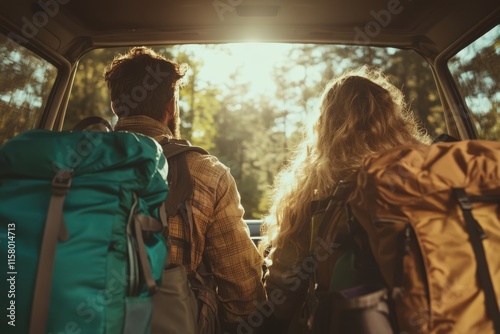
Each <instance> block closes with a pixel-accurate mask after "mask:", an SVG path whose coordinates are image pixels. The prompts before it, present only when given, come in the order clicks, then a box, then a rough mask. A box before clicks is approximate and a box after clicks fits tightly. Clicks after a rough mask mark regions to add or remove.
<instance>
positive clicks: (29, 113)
mask: <svg viewBox="0 0 500 334" xmlns="http://www.w3.org/2000/svg"><path fill="white" fill-rule="evenodd" d="M0 73H1V75H0V145H1V144H3V143H4V142H6V141H7V140H8V139H10V138H12V137H14V136H16V135H18V134H20V133H21V132H23V131H26V130H30V129H34V128H36V127H37V125H38V124H39V122H40V118H41V116H42V113H43V110H44V108H45V106H46V104H47V100H48V98H49V95H50V92H51V88H52V86H53V85H54V82H55V80H56V77H57V69H56V67H55V66H54V65H52V64H51V63H49V62H48V61H47V60H45V59H43V58H41V57H40V56H38V55H37V54H35V53H33V52H31V51H30V50H28V49H26V48H25V47H23V46H22V45H20V44H18V43H16V42H14V41H13V40H12V39H9V38H8V37H7V36H6V35H4V34H2V33H0Z"/></svg>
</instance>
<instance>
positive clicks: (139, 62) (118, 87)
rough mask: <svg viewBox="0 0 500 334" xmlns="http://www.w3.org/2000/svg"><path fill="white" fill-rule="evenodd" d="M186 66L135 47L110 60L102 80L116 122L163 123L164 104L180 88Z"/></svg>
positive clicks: (148, 49)
mask: <svg viewBox="0 0 500 334" xmlns="http://www.w3.org/2000/svg"><path fill="white" fill-rule="evenodd" d="M188 69H189V67H188V65H187V64H177V63H175V62H173V61H170V60H167V59H166V58H165V57H163V56H161V55H159V54H157V53H156V52H155V51H154V50H152V49H150V48H148V47H143V46H141V47H134V48H132V49H130V50H129V52H128V53H126V54H124V55H119V56H117V57H115V58H114V59H113V61H112V62H111V64H110V65H109V67H107V68H106V69H105V72H104V80H105V82H106V84H107V86H108V88H109V90H110V92H111V101H112V103H113V109H114V112H115V113H116V115H117V116H118V117H119V118H122V117H127V116H135V115H145V116H149V117H151V118H153V119H156V120H158V121H163V120H165V116H166V114H165V110H166V106H167V103H168V102H169V101H170V100H171V99H172V98H173V97H174V95H175V92H176V90H177V89H178V88H180V87H181V86H183V85H184V84H185V83H186V81H187V77H185V74H186V72H187V70H188Z"/></svg>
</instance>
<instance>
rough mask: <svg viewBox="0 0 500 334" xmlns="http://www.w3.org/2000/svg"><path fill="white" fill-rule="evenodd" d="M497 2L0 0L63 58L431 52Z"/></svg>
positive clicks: (5, 21) (495, 10)
mask: <svg viewBox="0 0 500 334" xmlns="http://www.w3.org/2000/svg"><path fill="white" fill-rule="evenodd" d="M499 7H500V6H499V2H498V1H497V0H477V1H454V0H439V1H436V0H349V1H347V0H267V1H266V0H140V1H138V0H37V1H33V0H16V1H2V4H1V5H0V26H2V27H3V28H4V29H5V30H6V31H7V32H14V33H16V34H19V36H21V37H22V36H26V32H27V31H29V28H30V27H28V26H29V25H30V24H32V25H33V24H36V23H38V26H37V25H34V26H32V28H33V27H34V29H36V30H37V33H36V36H34V37H33V38H35V39H37V40H39V41H40V43H42V44H44V45H45V46H48V47H49V48H51V49H53V50H54V51H55V52H57V53H59V54H62V55H64V56H66V57H67V58H73V57H76V56H78V55H79V54H81V53H82V52H84V51H86V50H87V49H89V48H92V47H95V46H107V45H133V44H138V43H140V44H155V43H167V44H174V43H199V42H202V43H214V42H215V43H218V42H244V41H272V42H311V43H346V44H370V45H391V46H401V47H414V48H417V49H421V52H423V53H426V52H427V53H429V55H430V56H432V55H435V54H437V53H439V52H441V51H442V50H444V49H445V48H446V47H447V46H449V45H450V44H451V43H452V42H453V41H455V40H457V39H458V38H459V37H460V36H462V35H464V34H465V33H466V32H467V31H469V30H470V29H471V28H472V27H474V26H475V25H476V24H477V23H478V22H484V21H488V22H490V23H491V21H493V22H498V21H499V17H500V8H499ZM44 14H45V15H46V17H47V18H48V19H47V20H46V22H45V21H43V18H44V17H43V15H44ZM37 19H38V20H39V21H36V20H37ZM42 23H45V24H42Z"/></svg>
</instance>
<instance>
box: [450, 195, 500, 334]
mask: <svg viewBox="0 0 500 334" xmlns="http://www.w3.org/2000/svg"><path fill="white" fill-rule="evenodd" d="M453 194H454V195H455V198H456V199H457V201H458V203H459V204H460V207H461V209H462V213H463V215H464V220H465V228H466V230H467V233H468V234H469V238H470V243H471V245H472V249H473V250H474V255H475V256H476V260H477V277H478V280H479V284H480V286H481V288H482V289H483V292H484V298H485V302H486V312H487V314H488V316H489V317H490V319H491V320H492V321H493V327H494V329H495V332H496V333H497V334H500V311H499V309H498V303H497V299H496V294H495V289H494V287H493V283H492V281H491V276H490V272H489V269H488V262H487V260H486V254H485V252H484V247H483V239H485V238H486V235H485V233H484V231H483V229H482V228H481V225H479V223H478V222H477V221H476V220H475V219H474V216H473V215H472V204H471V201H470V199H469V196H468V195H467V193H466V192H465V190H464V189H463V188H454V189H453Z"/></svg>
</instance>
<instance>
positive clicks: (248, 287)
mask: <svg viewBox="0 0 500 334" xmlns="http://www.w3.org/2000/svg"><path fill="white" fill-rule="evenodd" d="M187 69H188V66H187V65H186V64H177V63H175V62H172V61H169V60H167V59H165V58H164V57H163V56H161V55H159V54H157V53H156V52H155V51H153V50H152V49H149V48H146V47H135V48H132V49H131V50H130V51H129V52H128V53H126V54H125V55H120V56H118V57H116V58H115V59H114V60H113V61H112V63H111V64H110V66H109V67H108V68H107V69H106V71H105V81H106V83H107V86H108V88H109V90H110V92H111V101H112V102H111V106H112V109H113V112H114V113H115V114H116V115H117V116H118V122H117V124H116V126H115V130H116V131H130V132H135V133H140V134H143V135H146V136H150V137H152V138H154V139H155V140H156V141H158V142H161V141H162V140H164V139H165V138H173V139H180V131H179V121H180V120H179V108H178V99H179V89H180V87H181V86H182V85H183V84H184V83H185V80H184V79H185V74H186V71H187ZM186 159H187V166H188V169H189V171H190V174H191V177H192V179H193V184H194V188H193V194H192V197H191V199H190V201H189V202H190V206H191V209H192V217H193V224H194V226H193V228H192V229H191V239H190V240H191V241H192V245H191V250H190V252H189V251H188V252H186V247H185V244H186V243H185V242H184V243H183V242H182V240H189V235H188V233H189V232H188V231H186V226H185V224H184V223H183V220H182V218H181V217H180V215H177V216H173V217H169V219H168V225H169V231H168V233H169V238H170V241H171V248H170V250H169V261H170V263H173V264H179V265H182V264H185V261H184V262H183V259H184V258H185V256H188V258H189V259H190V264H189V265H187V266H186V268H185V269H186V271H187V272H188V273H189V272H192V271H194V270H196V268H197V267H198V265H200V263H201V262H202V261H206V263H207V264H208V267H209V268H210V270H211V272H212V274H213V276H214V278H215V282H216V284H217V294H218V295H217V297H218V299H219V301H220V303H221V310H220V311H221V312H220V313H221V316H222V317H221V319H222V323H223V329H224V330H225V331H227V332H235V331H236V329H237V327H238V324H239V323H240V322H241V320H242V319H246V318H247V317H248V316H249V315H250V314H252V313H253V312H255V310H256V305H258V304H260V303H262V302H263V301H264V300H265V292H264V288H263V285H262V281H261V278H262V257H261V256H260V255H259V253H258V251H257V249H256V247H255V245H254V243H253V241H252V240H251V239H250V235H249V232H248V228H247V226H246V224H245V222H244V220H243V214H244V210H243V207H242V206H241V203H240V195H239V193H238V190H237V188H236V184H235V181H234V178H233V177H232V176H231V174H230V171H229V168H227V167H226V166H224V165H223V164H222V163H221V162H219V161H218V159H217V158H216V157H214V156H211V155H208V154H200V153H198V152H189V153H187V156H186ZM165 232H167V231H165ZM185 253H190V254H185ZM188 262H189V261H188ZM155 307H156V305H155ZM172 307H174V308H175V305H165V308H172Z"/></svg>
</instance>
